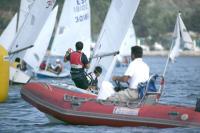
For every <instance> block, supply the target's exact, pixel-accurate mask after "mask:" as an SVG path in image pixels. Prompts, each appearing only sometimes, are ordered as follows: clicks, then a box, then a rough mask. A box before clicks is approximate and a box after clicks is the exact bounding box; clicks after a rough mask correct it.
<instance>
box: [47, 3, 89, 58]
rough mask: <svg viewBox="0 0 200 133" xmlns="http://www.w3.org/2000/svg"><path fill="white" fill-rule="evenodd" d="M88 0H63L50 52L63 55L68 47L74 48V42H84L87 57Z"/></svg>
mask: <svg viewBox="0 0 200 133" xmlns="http://www.w3.org/2000/svg"><path fill="white" fill-rule="evenodd" d="M90 27H91V24H90V4H89V0H65V3H64V6H63V9H62V14H61V16H60V20H59V23H58V27H57V30H56V34H55V38H54V41H53V44H52V47H51V54H52V55H57V56H64V55H65V52H66V50H67V49H68V48H72V49H74V50H75V47H74V46H75V43H76V42H77V41H82V42H83V43H84V49H83V52H84V53H85V54H86V55H87V56H88V57H89V55H90V43H91V28H90Z"/></svg>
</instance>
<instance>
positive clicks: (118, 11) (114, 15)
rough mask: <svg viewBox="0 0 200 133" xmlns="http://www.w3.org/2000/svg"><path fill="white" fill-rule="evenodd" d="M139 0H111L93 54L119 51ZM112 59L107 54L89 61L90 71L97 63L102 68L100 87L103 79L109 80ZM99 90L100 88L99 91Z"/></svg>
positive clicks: (112, 65) (112, 64) (113, 62)
mask: <svg viewBox="0 0 200 133" xmlns="http://www.w3.org/2000/svg"><path fill="white" fill-rule="evenodd" d="M139 2H140V0H126V1H124V0H112V3H111V5H110V8H109V11H108V13H107V16H106V19H105V21H104V24H103V27H102V29H101V32H100V35H99V38H98V41H97V44H96V46H95V48H94V54H95V55H101V54H104V53H112V52H116V51H119V48H120V45H121V44H122V41H123V39H124V37H125V35H126V33H127V31H128V28H129V26H130V25H131V23H132V19H133V17H134V14H135V12H136V10H137V7H138V5H139ZM113 59H114V56H107V57H104V58H101V57H99V58H94V59H93V60H92V62H91V68H90V70H89V71H92V70H93V69H94V67H95V66H97V65H100V66H102V68H103V73H102V74H101V76H100V78H99V82H98V86H99V87H100V88H101V86H102V82H103V81H109V80H110V78H111V73H112V71H113V68H114V66H115V63H116V59H115V60H114V61H113ZM106 70H109V71H106ZM107 73H110V74H107ZM101 92H102V91H101V89H100V92H99V93H101ZM99 98H101V97H99Z"/></svg>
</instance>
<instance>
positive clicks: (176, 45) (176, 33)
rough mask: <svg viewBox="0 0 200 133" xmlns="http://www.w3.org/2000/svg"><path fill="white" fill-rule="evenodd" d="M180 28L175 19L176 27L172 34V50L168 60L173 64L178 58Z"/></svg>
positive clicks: (177, 20)
mask: <svg viewBox="0 0 200 133" xmlns="http://www.w3.org/2000/svg"><path fill="white" fill-rule="evenodd" d="M180 44H181V43H180V27H179V18H178V17H177V19H176V25H175V28H174V33H173V41H172V48H173V49H172V50H171V52H170V55H169V58H170V59H171V60H172V61H173V62H174V60H175V57H177V56H178V54H179V50H180Z"/></svg>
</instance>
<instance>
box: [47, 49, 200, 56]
mask: <svg viewBox="0 0 200 133" xmlns="http://www.w3.org/2000/svg"><path fill="white" fill-rule="evenodd" d="M168 54H169V51H166V50H165V51H143V55H144V56H168ZM47 55H50V50H47V52H46V56H47ZM63 56H64V55H63ZM179 56H200V51H181V52H179Z"/></svg>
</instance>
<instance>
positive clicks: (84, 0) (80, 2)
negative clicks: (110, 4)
mask: <svg viewBox="0 0 200 133" xmlns="http://www.w3.org/2000/svg"><path fill="white" fill-rule="evenodd" d="M85 3H86V0H76V4H77V5H79V6H80V5H82V4H85Z"/></svg>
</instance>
